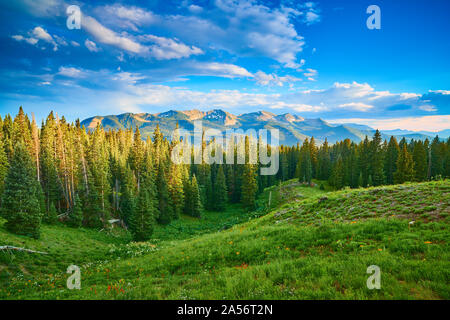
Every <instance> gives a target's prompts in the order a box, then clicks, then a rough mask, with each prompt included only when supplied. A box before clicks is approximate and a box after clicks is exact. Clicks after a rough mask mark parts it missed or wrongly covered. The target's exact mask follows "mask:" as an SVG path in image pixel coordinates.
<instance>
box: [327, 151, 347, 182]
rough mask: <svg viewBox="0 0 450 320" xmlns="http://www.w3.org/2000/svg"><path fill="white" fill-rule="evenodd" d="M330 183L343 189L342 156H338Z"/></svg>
mask: <svg viewBox="0 0 450 320" xmlns="http://www.w3.org/2000/svg"><path fill="white" fill-rule="evenodd" d="M330 183H331V185H333V186H334V187H335V188H336V189H341V188H342V187H343V186H344V162H343V160H342V157H341V156H339V157H338V160H337V162H336V165H335V166H334V168H333V173H332V174H331V181H330Z"/></svg>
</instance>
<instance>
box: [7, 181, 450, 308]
mask: <svg viewBox="0 0 450 320" xmlns="http://www.w3.org/2000/svg"><path fill="white" fill-rule="evenodd" d="M319 185H321V182H319V181H316V185H315V186H314V187H310V186H305V185H303V184H300V183H298V180H290V181H286V182H284V183H282V184H281V185H278V186H273V187H270V188H267V189H265V191H264V192H263V193H262V194H261V195H260V197H259V199H258V201H257V203H258V210H256V211H254V212H250V213H247V212H245V211H244V210H242V209H241V207H240V205H230V206H228V207H227V209H226V210H225V212H205V214H204V215H203V217H202V218H201V219H198V218H193V217H189V216H182V217H181V218H180V219H179V220H176V221H173V222H171V223H170V224H169V225H167V226H161V225H157V226H156V227H155V230H154V232H153V235H152V239H151V240H150V241H148V242H137V243H135V242H131V236H130V234H129V233H128V232H127V231H125V230H122V229H120V228H115V229H112V230H101V231H98V230H93V229H84V228H79V229H76V228H70V227H67V226H64V225H62V224H61V225H51V226H49V225H43V226H42V236H41V238H40V239H39V240H35V239H31V238H28V237H24V236H18V235H14V234H11V233H9V232H7V231H6V230H5V228H4V226H3V224H4V222H5V221H4V220H0V245H11V246H16V247H22V248H27V249H32V250H37V251H42V252H46V253H48V254H39V253H28V252H17V251H7V250H6V251H5V250H3V251H1V252H0V299H450V285H449V280H450V250H449V240H450V239H449V238H450V228H449V222H450V220H449V219H450V218H449V213H450V206H449V204H450V181H449V180H444V181H433V182H424V183H409V184H402V185H393V186H385V187H372V188H367V189H344V190H341V191H332V190H331V189H330V187H328V186H327V185H326V184H324V188H319ZM321 189H323V190H321ZM269 199H270V205H269ZM72 264H73V265H77V266H79V267H80V269H81V289H80V290H76V289H75V290H69V289H67V286H66V282H67V279H68V277H69V276H70V274H67V273H66V269H67V267H68V266H69V265H72ZM370 265H376V266H379V268H380V270H381V288H380V289H373V290H369V289H368V288H367V285H366V281H367V278H368V277H369V276H370V274H368V273H367V267H368V266H370Z"/></svg>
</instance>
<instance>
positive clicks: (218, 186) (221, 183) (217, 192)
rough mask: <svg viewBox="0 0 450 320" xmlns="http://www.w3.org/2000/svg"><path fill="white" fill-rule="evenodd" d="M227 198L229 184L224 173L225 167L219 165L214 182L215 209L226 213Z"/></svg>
mask: <svg viewBox="0 0 450 320" xmlns="http://www.w3.org/2000/svg"><path fill="white" fill-rule="evenodd" d="M227 198H228V197H227V184H226V181H225V174H224V173H223V165H219V169H218V170H217V176H216V179H215V182H214V209H215V210H217V211H224V210H225V208H226V205H227V200H228V199H227Z"/></svg>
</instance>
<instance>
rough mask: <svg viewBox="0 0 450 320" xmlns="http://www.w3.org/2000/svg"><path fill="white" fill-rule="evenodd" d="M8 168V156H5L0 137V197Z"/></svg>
mask: <svg viewBox="0 0 450 320" xmlns="http://www.w3.org/2000/svg"><path fill="white" fill-rule="evenodd" d="M8 168H9V162H8V157H7V156H6V152H5V149H4V147H3V141H2V140H1V139H0V198H1V196H2V194H3V189H4V186H5V178H6V175H7V173H8ZM0 204H1V202H0Z"/></svg>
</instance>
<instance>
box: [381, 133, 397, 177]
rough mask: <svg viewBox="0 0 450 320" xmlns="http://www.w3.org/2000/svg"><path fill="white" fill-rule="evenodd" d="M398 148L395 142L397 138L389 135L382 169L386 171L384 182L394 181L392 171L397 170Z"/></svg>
mask: <svg viewBox="0 0 450 320" xmlns="http://www.w3.org/2000/svg"><path fill="white" fill-rule="evenodd" d="M399 152H400V148H399V146H398V143H397V139H395V137H394V136H391V139H390V140H389V144H388V146H387V152H386V159H385V162H384V163H385V164H384V170H385V172H386V182H387V184H393V183H394V173H395V171H397V159H398V154H399Z"/></svg>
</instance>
